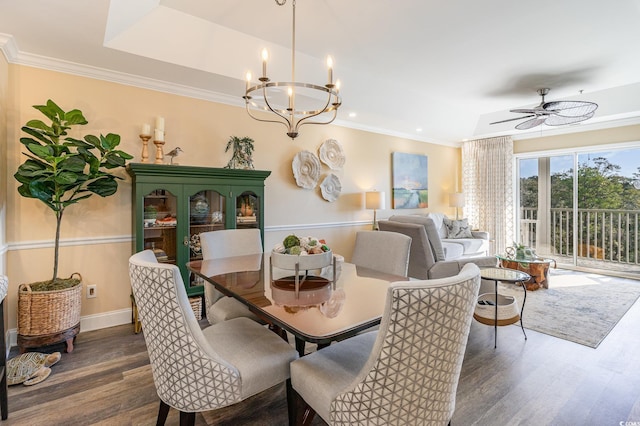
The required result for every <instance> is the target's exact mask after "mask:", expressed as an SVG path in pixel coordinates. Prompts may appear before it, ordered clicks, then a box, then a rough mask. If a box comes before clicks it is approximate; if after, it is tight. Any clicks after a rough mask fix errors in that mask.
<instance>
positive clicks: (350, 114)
mask: <svg viewBox="0 0 640 426" xmlns="http://www.w3.org/2000/svg"><path fill="white" fill-rule="evenodd" d="M356 115H358V114H356V113H355V112H350V113H349V118H353V117H355V116H356Z"/></svg>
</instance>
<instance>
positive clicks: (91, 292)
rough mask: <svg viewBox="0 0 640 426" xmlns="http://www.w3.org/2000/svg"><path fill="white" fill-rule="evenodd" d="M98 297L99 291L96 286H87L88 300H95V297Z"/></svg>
mask: <svg viewBox="0 0 640 426" xmlns="http://www.w3.org/2000/svg"><path fill="white" fill-rule="evenodd" d="M97 296H98V290H97V288H96V285H95V284H93V285H88V286H87V299H93V298H94V297H97Z"/></svg>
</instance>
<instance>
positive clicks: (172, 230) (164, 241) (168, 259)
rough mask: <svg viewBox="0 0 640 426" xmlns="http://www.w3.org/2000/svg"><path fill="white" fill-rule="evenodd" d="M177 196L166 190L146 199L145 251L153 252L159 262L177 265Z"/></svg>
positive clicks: (150, 195) (147, 196) (154, 192)
mask: <svg viewBox="0 0 640 426" xmlns="http://www.w3.org/2000/svg"><path fill="white" fill-rule="evenodd" d="M176 211H177V209H176V196H175V195H174V194H172V193H171V192H169V191H168V190H164V189H156V190H154V191H151V192H150V193H149V194H147V195H145V197H144V249H150V250H153V252H154V254H155V255H156V258H157V259H158V261H159V262H163V263H173V264H175V263H176V255H177V253H176V226H177V224H178V220H177V215H176Z"/></svg>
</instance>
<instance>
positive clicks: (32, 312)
mask: <svg viewBox="0 0 640 426" xmlns="http://www.w3.org/2000/svg"><path fill="white" fill-rule="evenodd" d="M74 275H75V274H74ZM77 275H78V276H79V274H77ZM80 280H81V278H80ZM81 303H82V281H80V282H79V283H78V284H76V285H75V286H73V287H70V288H66V289H63V290H52V291H33V290H32V289H31V286H30V285H29V284H21V285H20V287H18V338H19V340H20V338H21V337H23V338H24V339H22V340H23V341H24V340H27V341H31V342H37V341H38V337H42V340H41V341H42V342H45V343H43V345H44V344H49V343H52V342H53V341H55V340H57V339H56V337H55V336H58V335H59V336H60V338H59V341H65V340H68V339H70V338H72V337H73V336H75V335H76V334H77V331H79V330H80V308H81ZM74 329H75V330H74ZM76 330H77V331H76ZM34 344H37V343H34ZM31 347H33V345H31Z"/></svg>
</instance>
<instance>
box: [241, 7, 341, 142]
mask: <svg viewBox="0 0 640 426" xmlns="http://www.w3.org/2000/svg"><path fill="white" fill-rule="evenodd" d="M275 2H276V4H278V6H282V5H284V4H285V3H286V2H287V0H275ZM292 5H293V25H292V37H291V81H289V82H272V81H271V80H270V79H269V77H267V62H268V60H269V52H268V51H267V49H263V50H262V76H261V77H260V78H259V79H258V80H259V81H260V84H257V85H252V82H251V79H252V75H251V73H250V72H248V73H247V75H246V81H247V86H246V89H245V94H244V96H243V98H244V100H245V105H246V109H247V113H248V114H249V116H251V118H253V119H255V120H258V121H265V122H268V123H281V124H284V125H285V126H286V127H287V136H289V137H290V138H291V139H295V138H296V137H297V136H298V130H299V128H300V126H302V125H303V124H329V123H331V122H333V120H335V118H336V116H337V114H338V108H339V107H340V105H342V98H341V97H340V81H336V82H335V83H334V82H333V59H331V57H330V56H329V57H328V58H327V67H328V69H329V75H328V82H327V83H326V84H325V85H324V86H319V85H316V84H310V83H301V82H297V81H296V0H293V1H292ZM285 89H286V93H287V97H286V98H285V97H284V96H283V94H284V90H285ZM296 96H298V98H297V99H296ZM308 100H310V101H313V102H315V103H311V104H310V105H306V102H304V101H308ZM318 102H319V105H318ZM252 109H260V110H263V111H267V112H269V111H270V112H272V113H273V114H275V115H276V116H277V118H275V117H274V118H272V119H268V118H260V117H259V116H257V115H254V113H253V112H252ZM314 118H317V119H316V120H313V119H314Z"/></svg>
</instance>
